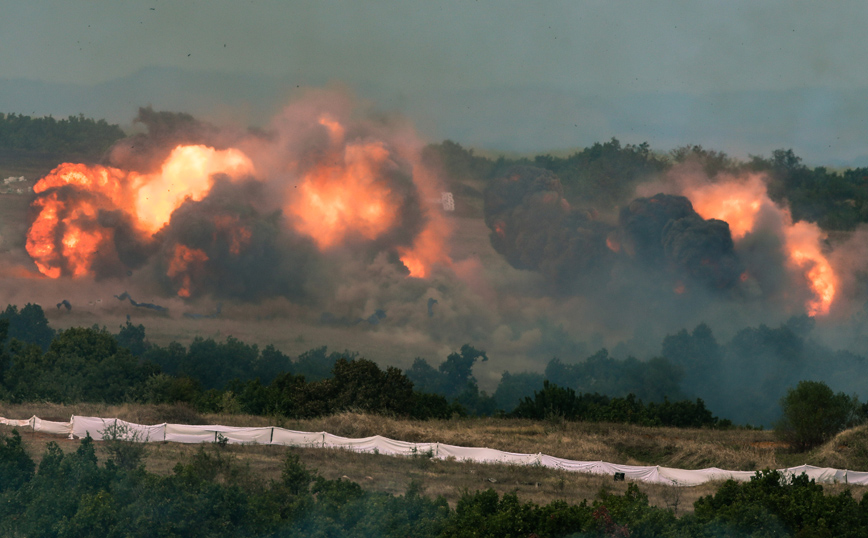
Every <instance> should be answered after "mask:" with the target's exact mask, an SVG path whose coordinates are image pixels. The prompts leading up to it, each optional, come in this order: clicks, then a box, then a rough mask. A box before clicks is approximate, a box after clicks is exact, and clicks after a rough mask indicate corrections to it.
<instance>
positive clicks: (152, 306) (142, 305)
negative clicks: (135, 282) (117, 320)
mask: <svg viewBox="0 0 868 538" xmlns="http://www.w3.org/2000/svg"><path fill="white" fill-rule="evenodd" d="M115 299H117V300H119V301H126V300H127V299H129V301H130V304H131V305H133V306H135V307H136V308H147V309H149V310H156V311H157V312H168V311H169V309H168V308H166V307H165V306H160V305H156V304H154V303H139V302H136V301H134V300H133V298H132V297H130V294H129V293H127V292H123V293H122V294H120V295H115Z"/></svg>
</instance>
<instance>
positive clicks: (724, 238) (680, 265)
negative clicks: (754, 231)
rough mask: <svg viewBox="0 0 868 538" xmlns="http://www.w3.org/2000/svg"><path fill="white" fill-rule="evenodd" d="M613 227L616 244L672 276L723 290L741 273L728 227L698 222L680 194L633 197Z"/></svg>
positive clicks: (709, 221)
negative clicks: (617, 237) (617, 236)
mask: <svg viewBox="0 0 868 538" xmlns="http://www.w3.org/2000/svg"><path fill="white" fill-rule="evenodd" d="M619 224H620V232H621V239H622V246H623V247H624V250H625V251H626V252H627V253H628V254H631V255H633V256H635V259H636V261H637V262H640V263H643V264H649V265H652V266H653V265H656V266H658V267H662V268H665V269H666V270H668V271H671V272H672V273H673V274H674V275H675V276H676V277H688V278H692V279H694V280H696V281H698V282H700V283H702V284H705V285H706V286H708V287H710V288H718V289H726V288H729V287H731V286H733V285H734V284H736V283H737V282H738V278H739V275H740V274H741V273H742V272H743V271H744V268H743V266H742V264H741V262H740V261H739V259H738V257H737V256H736V254H735V250H734V245H733V241H732V235H731V234H730V232H729V225H728V224H727V223H726V222H723V221H721V220H716V219H708V220H705V219H703V218H702V217H700V216H699V214H697V213H696V211H694V209H693V205H692V204H691V203H690V200H688V199H687V198H685V197H684V196H673V195H668V194H657V195H654V196H652V197H651V198H637V199H635V200H633V201H632V202H630V204H629V205H628V206H627V207H625V208H624V209H622V210H621V214H620V218H619Z"/></svg>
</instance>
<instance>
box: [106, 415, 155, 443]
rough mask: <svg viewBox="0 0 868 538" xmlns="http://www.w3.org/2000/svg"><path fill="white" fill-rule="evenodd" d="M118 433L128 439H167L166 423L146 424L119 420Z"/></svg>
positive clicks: (150, 440)
mask: <svg viewBox="0 0 868 538" xmlns="http://www.w3.org/2000/svg"><path fill="white" fill-rule="evenodd" d="M117 427H118V428H117V435H119V436H120V437H121V438H122V439H125V440H128V441H139V442H142V443H162V442H163V441H165V440H166V423H165V422H164V423H162V424H154V425H153V426H145V425H143V424H136V423H135V422H127V421H126V420H120V419H118V420H117Z"/></svg>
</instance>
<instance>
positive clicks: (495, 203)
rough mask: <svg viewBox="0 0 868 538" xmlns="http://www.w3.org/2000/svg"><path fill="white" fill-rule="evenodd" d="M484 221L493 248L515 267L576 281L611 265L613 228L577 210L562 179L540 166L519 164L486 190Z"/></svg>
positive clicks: (554, 278)
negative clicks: (609, 237)
mask: <svg viewBox="0 0 868 538" xmlns="http://www.w3.org/2000/svg"><path fill="white" fill-rule="evenodd" d="M485 223H486V224H487V225H488V227H489V228H490V229H491V244H492V246H493V247H494V249H495V250H496V251H497V252H498V253H500V254H501V255H503V257H504V258H506V260H507V261H508V262H509V263H510V265H512V266H513V267H515V268H516V269H530V270H534V271H539V272H541V273H542V274H543V275H545V276H546V278H547V279H549V280H550V281H552V282H555V283H572V282H575V281H576V279H577V278H579V277H581V276H583V275H585V274H587V273H589V272H592V271H593V270H594V269H596V268H600V267H605V265H606V264H607V263H611V256H610V253H609V251H608V249H607V248H606V234H607V233H608V232H609V231H610V227H609V226H607V225H606V224H604V223H601V222H598V221H595V220H593V219H591V218H590V217H589V216H588V215H587V214H586V213H585V212H582V211H574V210H573V209H572V208H571V207H570V204H569V203H568V202H567V200H566V198H564V190H563V187H562V186H561V182H560V180H559V179H558V178H557V176H555V175H554V174H553V173H551V172H549V171H548V170H543V169H541V168H533V167H529V166H518V167H514V168H512V169H510V170H509V171H507V172H506V174H504V175H503V176H502V177H500V178H499V179H496V180H494V181H493V182H492V184H491V185H490V186H489V187H488V188H487V189H486V190H485Z"/></svg>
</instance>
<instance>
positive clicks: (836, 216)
mask: <svg viewBox="0 0 868 538" xmlns="http://www.w3.org/2000/svg"><path fill="white" fill-rule="evenodd" d="M424 158H425V160H426V162H428V163H429V164H431V165H434V166H438V167H439V168H440V169H442V170H443V171H444V175H445V177H447V178H449V179H450V180H451V181H454V182H455V183H456V188H460V186H458V185H457V184H458V182H464V181H467V180H475V181H481V182H488V181H490V180H492V179H494V178H496V177H498V176H499V175H500V174H502V173H504V171H505V170H507V169H509V168H511V167H513V166H516V165H526V166H535V167H538V168H544V169H546V170H549V171H551V172H553V173H554V174H555V175H557V176H558V178H559V179H560V181H561V184H562V185H563V187H564V195H565V196H566V198H567V199H568V200H569V201H570V203H571V204H573V205H574V206H575V207H581V208H588V209H591V208H592V209H595V210H599V211H608V210H611V209H613V208H615V207H616V206H617V204H619V203H623V202H624V200H628V199H629V197H631V196H632V195H633V194H634V192H635V188H636V186H637V185H638V184H639V183H641V182H642V181H646V180H648V179H651V178H653V177H654V176H656V175H658V174H660V173H663V172H665V171H667V170H669V169H671V168H672V167H673V166H675V165H678V164H681V163H686V162H691V163H694V164H695V165H696V166H698V167H700V168H701V169H702V170H704V172H705V173H706V174H707V175H708V176H709V177H711V178H713V177H714V176H715V175H717V174H718V173H721V172H725V173H729V174H741V173H746V172H754V173H764V174H766V175H767V177H768V179H769V181H768V187H769V188H768V191H769V196H770V197H771V199H772V200H774V201H775V202H777V203H780V204H784V203H787V204H788V205H789V207H790V210H791V212H792V216H793V219H794V221H796V222H798V221H802V220H804V221H808V222H816V223H817V224H818V225H819V226H820V227H821V228H822V229H823V230H827V231H832V230H853V229H854V228H855V227H856V226H857V225H858V224H860V223H863V222H868V168H864V167H863V168H852V169H847V170H843V171H835V170H829V169H828V168H826V167H824V166H817V167H809V166H807V165H805V164H804V163H803V162H802V159H801V157H799V156H797V155H795V153H794V152H793V150H792V149H778V150H775V151H773V152H772V154H771V156H769V157H764V156H756V155H754V156H751V158H750V159H748V160H746V161H743V160H739V159H736V158H733V157H730V156H728V155H727V154H726V153H723V152H719V151H714V150H708V149H705V148H703V147H702V146H700V145H686V146H681V147H678V148H675V149H673V150H672V151H669V152H655V151H653V150H652V148H651V147H650V146H649V145H648V144H647V143H642V144H638V145H637V144H626V145H622V144H621V142H620V141H619V140H618V139H617V138H612V139H611V140H609V141H607V142H596V143H594V144H593V145H591V146H589V147H586V148H583V149H580V150H577V151H575V152H573V153H571V154H569V155H567V156H565V157H560V156H553V155H551V154H539V155H535V156H532V157H520V158H506V157H500V158H496V159H494V158H490V157H486V156H482V155H478V154H476V153H475V152H474V151H473V150H472V149H467V148H464V147H462V146H461V145H460V144H458V143H456V142H453V141H451V140H445V141H443V142H441V143H438V144H431V145H429V146H427V147H426V149H425V153H424Z"/></svg>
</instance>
